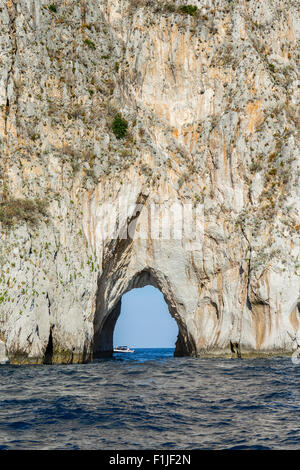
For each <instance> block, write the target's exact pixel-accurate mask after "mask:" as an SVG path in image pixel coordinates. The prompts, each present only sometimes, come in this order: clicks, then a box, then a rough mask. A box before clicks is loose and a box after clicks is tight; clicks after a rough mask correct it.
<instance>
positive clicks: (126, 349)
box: [114, 346, 135, 353]
mask: <svg viewBox="0 0 300 470" xmlns="http://www.w3.org/2000/svg"><path fill="white" fill-rule="evenodd" d="M114 352H115V353H134V352H135V351H134V349H130V348H129V347H128V346H117V347H115V348H114Z"/></svg>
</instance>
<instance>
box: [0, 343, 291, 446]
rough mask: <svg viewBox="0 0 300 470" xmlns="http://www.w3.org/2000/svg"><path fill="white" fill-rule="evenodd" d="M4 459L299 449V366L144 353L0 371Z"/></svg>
mask: <svg viewBox="0 0 300 470" xmlns="http://www.w3.org/2000/svg"><path fill="white" fill-rule="evenodd" d="M0 375H1V380H0V403H1V408H0V449H122V450H123V449H143V450H145V449H166V450H168V449H170V450H171V449H184V450H186V449H299V447H300V429H299V422H300V420H299V419H300V388H299V382H300V365H298V366H297V365H294V364H293V363H292V361H291V359H290V358H271V359H241V360H239V359H199V358H189V357H184V358H174V357H173V349H137V350H136V353H135V354H117V355H115V356H114V357H113V358H112V359H103V360H96V361H94V362H92V363H89V364H82V365H53V366H51V365H49V366H47V365H43V366H12V365H5V366H1V367H0Z"/></svg>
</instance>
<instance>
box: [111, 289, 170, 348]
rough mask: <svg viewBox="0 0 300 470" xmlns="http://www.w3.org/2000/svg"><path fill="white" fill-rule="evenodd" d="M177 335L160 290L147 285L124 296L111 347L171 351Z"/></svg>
mask: <svg viewBox="0 0 300 470" xmlns="http://www.w3.org/2000/svg"><path fill="white" fill-rule="evenodd" d="M177 335H178V327H177V323H176V321H175V320H174V318H172V317H171V315H170V313H169V309H168V306H167V304H166V302H165V300H164V297H163V294H162V293H161V292H160V290H159V289H156V288H155V287H152V286H146V287H143V288H138V289H132V290H131V291H129V292H127V293H126V294H124V295H123V297H122V307H121V314H120V316H119V318H118V320H117V323H116V326H115V330H114V346H129V347H133V348H174V347H175V342H176V339H177Z"/></svg>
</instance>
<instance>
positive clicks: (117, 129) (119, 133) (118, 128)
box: [112, 113, 128, 139]
mask: <svg viewBox="0 0 300 470" xmlns="http://www.w3.org/2000/svg"><path fill="white" fill-rule="evenodd" d="M127 128H128V122H127V121H126V119H124V118H123V117H122V115H121V114H120V113H118V114H116V115H115V117H114V120H113V123H112V130H113V133H114V134H115V136H116V137H117V139H122V137H125V135H126V134H127Z"/></svg>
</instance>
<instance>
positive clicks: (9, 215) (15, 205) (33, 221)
mask: <svg viewBox="0 0 300 470" xmlns="http://www.w3.org/2000/svg"><path fill="white" fill-rule="evenodd" d="M46 208H47V202H46V201H45V200H42V199H38V198H35V199H21V198H12V199H9V200H7V201H4V202H1V203H0V223H1V225H2V227H6V228H11V227H13V226H14V225H17V224H18V223H21V222H26V223H28V224H29V225H31V226H36V225H38V223H39V221H40V219H41V218H42V217H47V210H46Z"/></svg>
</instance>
